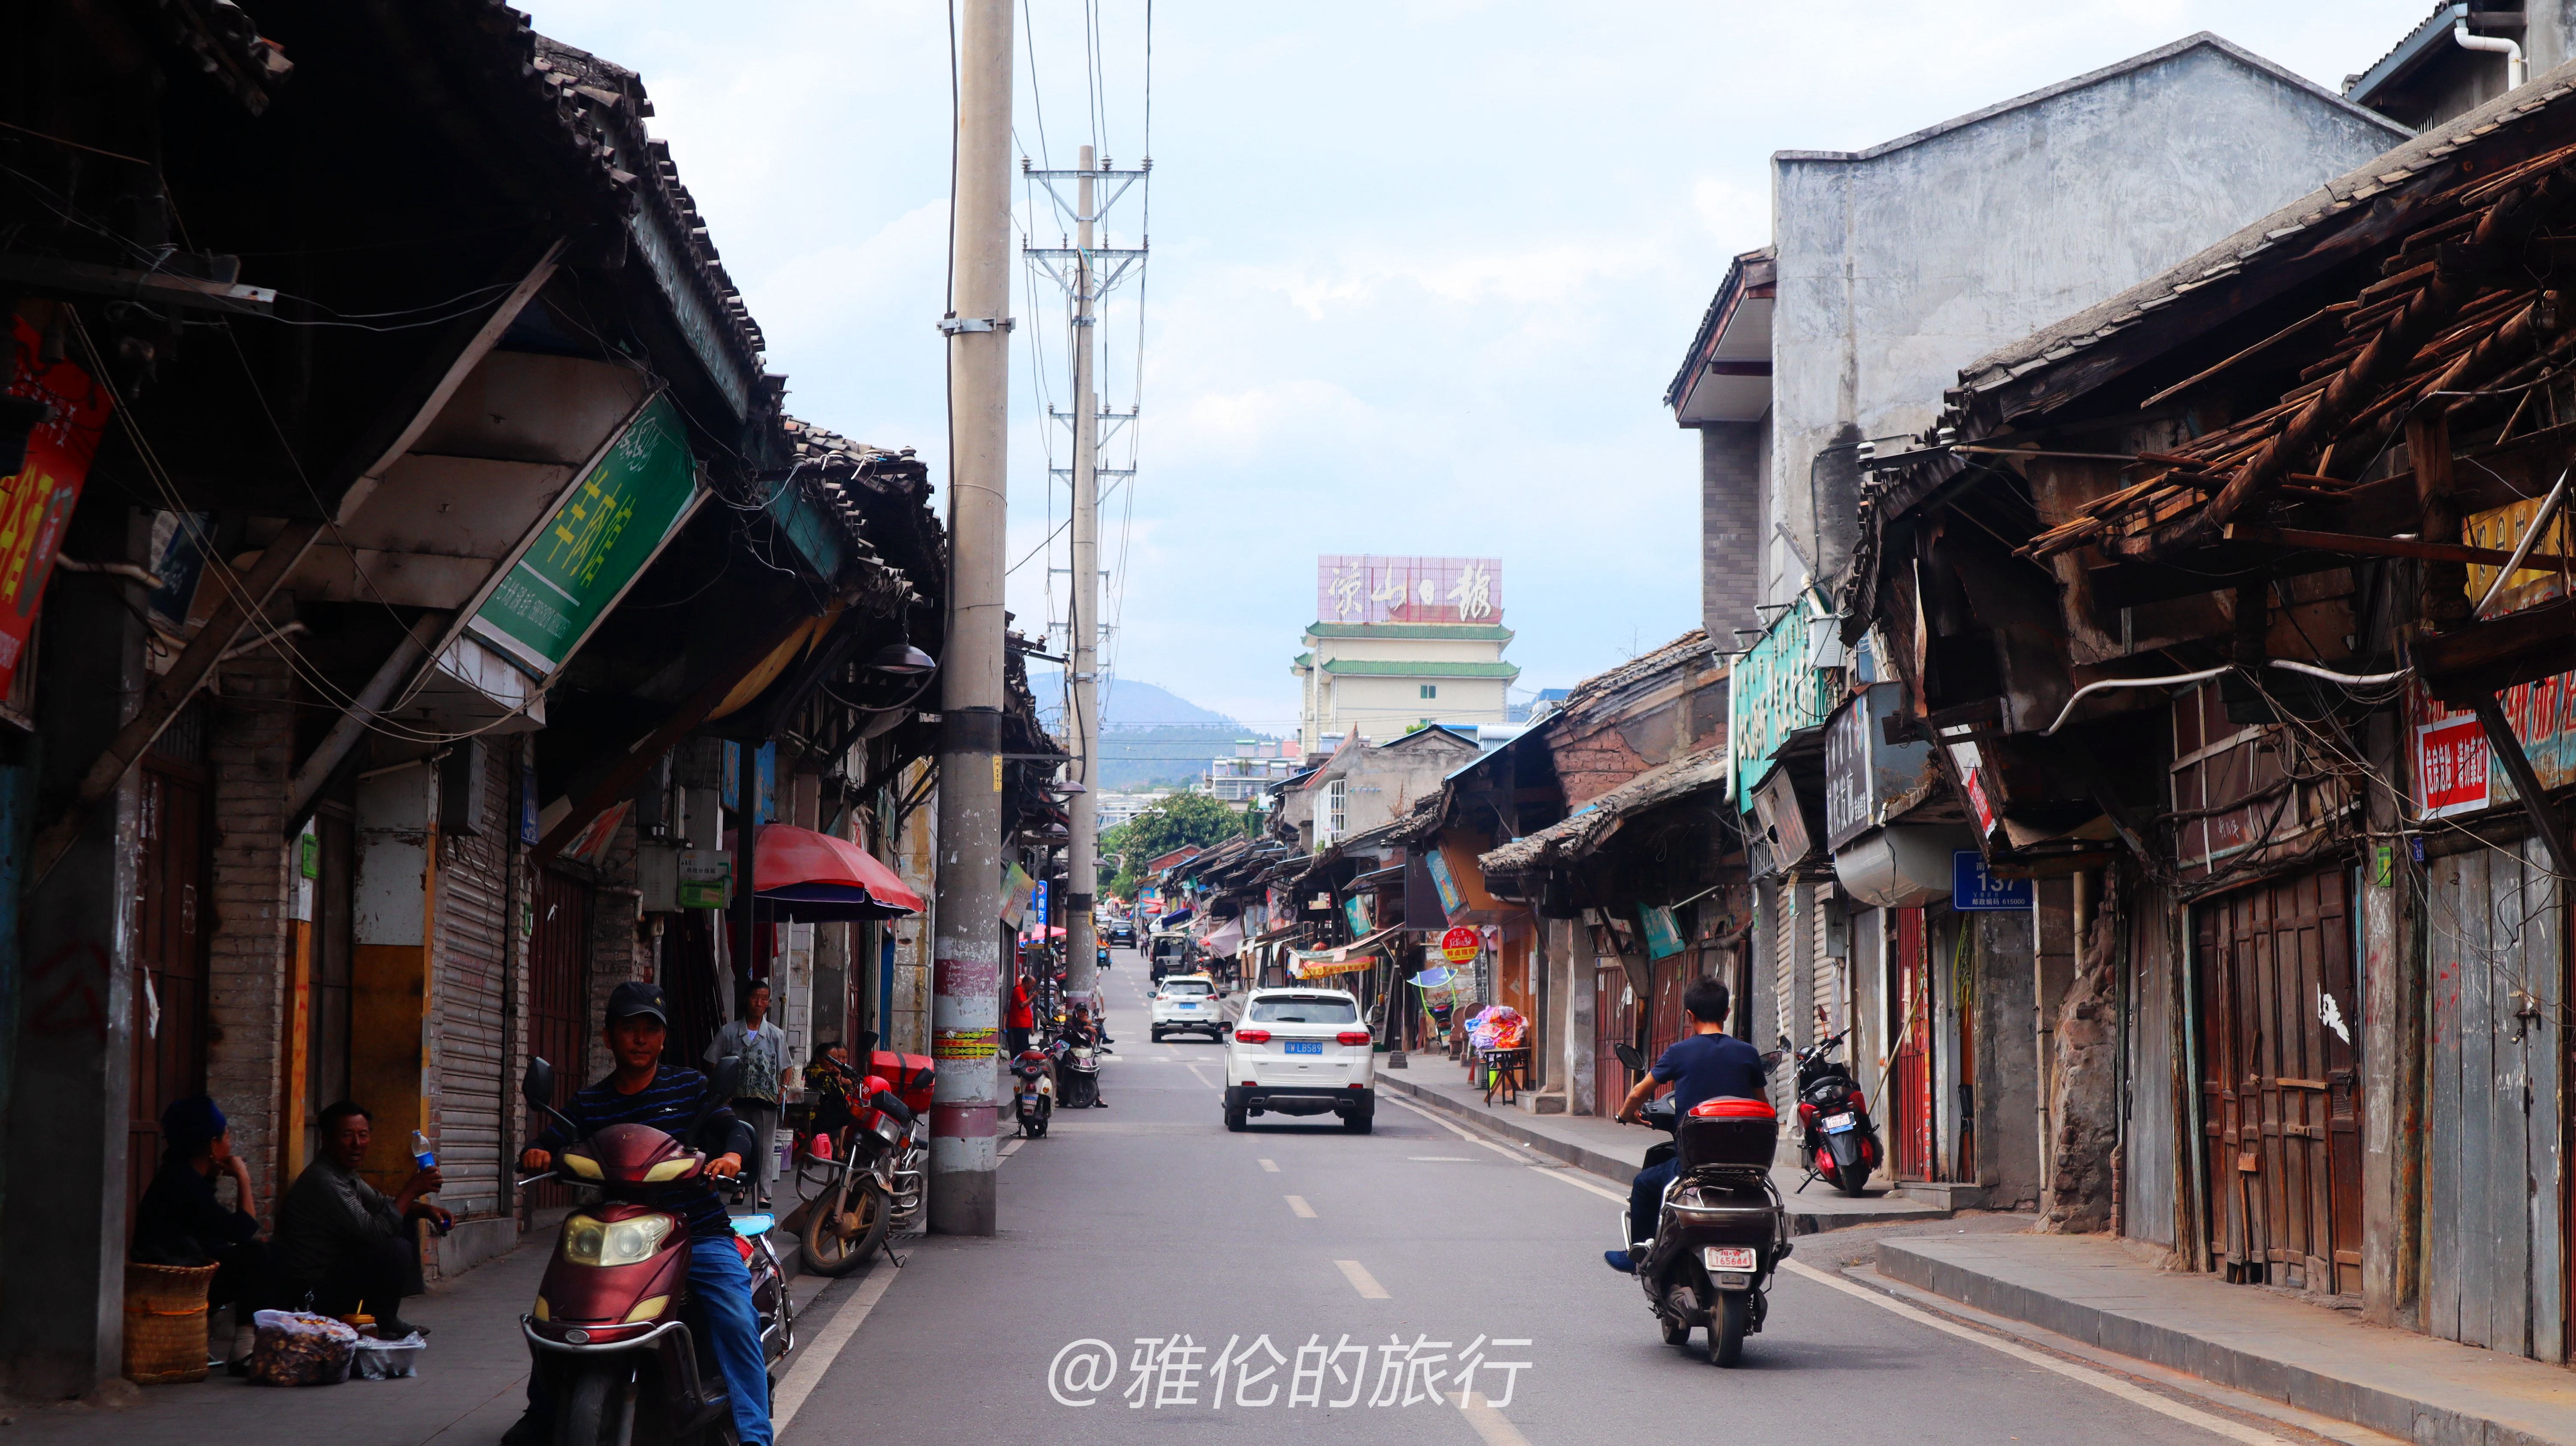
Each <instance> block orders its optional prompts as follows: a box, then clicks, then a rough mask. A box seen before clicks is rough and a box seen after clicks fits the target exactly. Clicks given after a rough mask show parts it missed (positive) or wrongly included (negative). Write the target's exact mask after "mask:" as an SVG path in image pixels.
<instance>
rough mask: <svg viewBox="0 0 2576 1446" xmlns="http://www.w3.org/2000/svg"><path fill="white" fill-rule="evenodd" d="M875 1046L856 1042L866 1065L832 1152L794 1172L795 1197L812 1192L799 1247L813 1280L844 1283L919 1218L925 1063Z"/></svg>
mask: <svg viewBox="0 0 2576 1446" xmlns="http://www.w3.org/2000/svg"><path fill="white" fill-rule="evenodd" d="M874 1044H875V1036H874V1035H872V1034H861V1035H860V1036H859V1039H858V1047H857V1049H856V1051H855V1052H856V1053H859V1054H862V1055H867V1056H868V1057H869V1060H870V1064H869V1068H870V1071H871V1072H870V1073H869V1074H868V1075H867V1076H866V1078H865V1079H864V1080H862V1081H861V1082H860V1086H859V1089H858V1091H857V1093H856V1095H855V1096H854V1097H853V1098H852V1100H851V1108H850V1119H849V1122H848V1123H847V1124H845V1125H843V1126H842V1127H841V1129H840V1130H839V1131H838V1132H837V1133H838V1137H839V1138H838V1140H837V1142H836V1148H834V1150H833V1151H832V1154H831V1155H830V1157H829V1158H816V1157H809V1158H808V1159H807V1160H806V1161H805V1162H804V1163H803V1164H802V1165H801V1166H800V1168H799V1170H798V1176H797V1180H798V1193H799V1194H806V1192H807V1191H808V1190H809V1189H810V1190H811V1192H812V1193H811V1194H810V1195H808V1196H807V1198H808V1199H810V1200H811V1202H812V1203H811V1204H810V1205H809V1206H808V1207H807V1209H806V1211H805V1230H804V1233H803V1236H802V1238H801V1239H800V1240H799V1242H798V1243H799V1244H801V1245H802V1246H803V1247H804V1250H805V1257H804V1264H805V1268H806V1269H808V1270H811V1271H813V1272H814V1273H815V1274H817V1275H830V1276H841V1275H847V1274H849V1273H850V1272H851V1271H854V1270H856V1269H858V1268H859V1267H860V1266H862V1265H865V1264H867V1263H868V1262H869V1261H871V1260H873V1259H875V1258H876V1255H877V1252H878V1251H879V1250H881V1249H883V1248H884V1246H885V1242H886V1237H887V1236H888V1235H890V1234H893V1233H894V1232H896V1231H899V1230H902V1231H908V1230H910V1229H911V1228H912V1227H913V1225H914V1224H915V1223H916V1222H917V1219H918V1217H919V1215H920V1213H921V1205H922V1188H921V1186H922V1178H923V1173H924V1172H925V1171H926V1170H927V1169H928V1168H929V1163H930V1108H929V1106H930V1093H931V1088H932V1083H933V1081H932V1077H931V1070H930V1062H929V1061H928V1060H927V1059H924V1058H922V1057H921V1056H919V1055H899V1054H893V1053H890V1052H888V1051H884V1050H878V1049H874V1048H873V1045H874ZM855 1073H856V1071H854V1070H852V1071H844V1072H843V1076H842V1077H843V1078H845V1079H846V1078H848V1077H849V1076H850V1075H852V1074H855ZM898 1080H899V1081H900V1089H899V1090H898V1085H897V1081H898Z"/></svg>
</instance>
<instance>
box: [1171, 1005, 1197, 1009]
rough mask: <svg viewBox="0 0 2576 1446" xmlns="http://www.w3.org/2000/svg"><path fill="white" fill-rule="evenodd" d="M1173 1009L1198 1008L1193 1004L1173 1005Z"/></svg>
mask: <svg viewBox="0 0 2576 1446" xmlns="http://www.w3.org/2000/svg"><path fill="white" fill-rule="evenodd" d="M1173 1007H1174V1008H1176V1009H1196V1008H1198V1006H1197V1005H1195V1004H1179V1005H1174V1006H1173Z"/></svg>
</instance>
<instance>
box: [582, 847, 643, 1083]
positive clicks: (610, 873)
mask: <svg viewBox="0 0 2576 1446" xmlns="http://www.w3.org/2000/svg"><path fill="white" fill-rule="evenodd" d="M643 906H644V896H643V894H642V892H641V891H639V890H638V889H637V888H636V886H635V818H634V815H633V814H632V813H631V812H630V813H629V814H628V815H627V818H626V821H625V822H624V823H622V824H619V825H618V826H617V837H616V839H615V840H613V841H612V842H611V843H610V844H609V846H608V852H607V853H606V854H604V855H602V856H601V858H600V861H599V884H598V887H597V889H596V890H595V891H594V892H593V894H592V896H591V908H590V1013H589V1014H588V1015H587V1016H586V1017H585V1019H584V1021H583V1024H582V1033H583V1036H584V1037H585V1038H587V1039H588V1040H589V1041H590V1068H589V1070H588V1072H587V1073H586V1074H585V1075H584V1076H583V1078H585V1079H598V1078H600V1077H602V1076H604V1075H606V1074H607V1073H608V1072H609V1070H610V1069H611V1068H613V1067H614V1063H615V1062H614V1061H612V1060H611V1059H609V1057H608V1045H607V1042H606V1041H604V1040H602V1039H601V1038H600V1035H599V1022H600V1021H601V1020H603V1019H606V1018H607V1017H608V995H609V992H610V991H611V990H613V989H615V988H616V987H617V986H618V985H620V984H623V983H625V982H626V981H627V980H629V979H648V978H651V977H652V973H653V953H652V948H651V945H650V942H649V941H648V940H646V939H645V938H643V937H641V936H640V934H639V931H638V930H637V928H636V925H637V924H638V923H639V922H640V921H641V920H642V919H643V917H644V914H643Z"/></svg>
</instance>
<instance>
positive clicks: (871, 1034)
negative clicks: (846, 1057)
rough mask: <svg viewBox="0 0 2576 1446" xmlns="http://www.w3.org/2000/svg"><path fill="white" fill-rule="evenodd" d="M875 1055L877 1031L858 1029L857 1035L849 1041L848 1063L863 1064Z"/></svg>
mask: <svg viewBox="0 0 2576 1446" xmlns="http://www.w3.org/2000/svg"><path fill="white" fill-rule="evenodd" d="M876 1057H877V1032H876V1031H875V1030H873V1029H862V1030H860V1031H859V1033H858V1037H857V1038H855V1039H852V1040H851V1041H850V1063H851V1064H852V1065H863V1064H866V1063H867V1062H868V1061H869V1060H872V1059H874V1058H876Z"/></svg>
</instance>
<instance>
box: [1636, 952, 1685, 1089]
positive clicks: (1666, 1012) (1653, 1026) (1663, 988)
mask: <svg viewBox="0 0 2576 1446" xmlns="http://www.w3.org/2000/svg"><path fill="white" fill-rule="evenodd" d="M1654 970H1655V998H1654V1005H1653V1009H1654V1013H1653V1015H1652V1016H1651V1021H1650V1024H1649V1026H1648V1029H1647V1038H1646V1060H1647V1062H1648V1063H1650V1064H1651V1063H1653V1062H1654V1061H1655V1060H1658V1059H1661V1058H1663V1054H1664V1051H1665V1050H1668V1049H1670V1048H1672V1047H1673V1046H1674V1045H1675V1044H1678V1043H1680V1042H1681V1040H1682V1039H1683V1038H1684V1037H1685V1036H1687V1035H1688V1034H1689V1033H1690V1022H1689V1020H1688V1019H1687V1018H1686V1017H1685V1016H1684V1015H1683V1013H1682V991H1684V990H1686V989H1688V988H1690V965H1689V964H1688V963H1687V962H1685V960H1684V959H1683V957H1682V956H1681V955H1678V954H1676V955H1674V956H1673V957H1672V958H1670V959H1659V960H1657V961H1655V964H1654Z"/></svg>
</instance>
